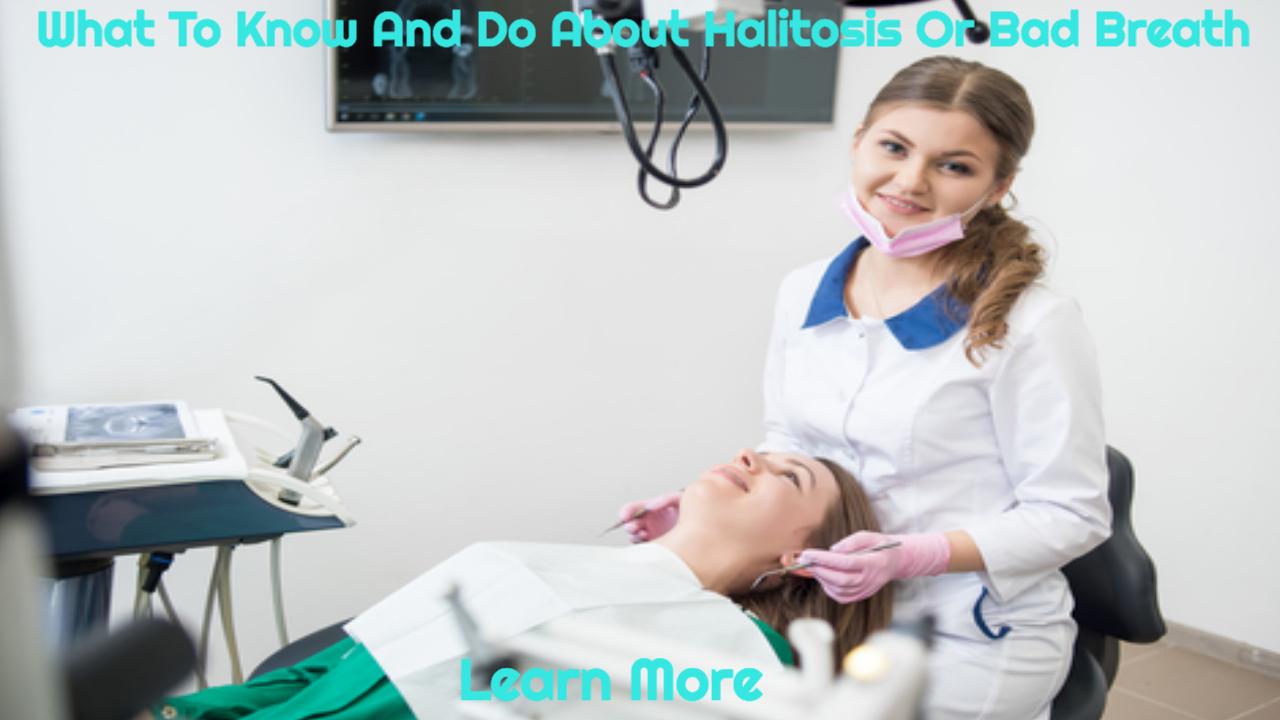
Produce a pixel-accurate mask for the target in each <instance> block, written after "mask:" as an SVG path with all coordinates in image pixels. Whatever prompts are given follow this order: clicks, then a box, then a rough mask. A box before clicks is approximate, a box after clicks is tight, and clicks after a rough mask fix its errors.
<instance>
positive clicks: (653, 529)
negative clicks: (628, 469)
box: [618, 490, 680, 543]
mask: <svg viewBox="0 0 1280 720" xmlns="http://www.w3.org/2000/svg"><path fill="white" fill-rule="evenodd" d="M642 509H647V510H648V512H646V513H645V514H644V515H642V516H640V517H639V518H636V519H634V520H630V518H632V517H634V516H635V514H636V513H638V512H640V510H642ZM679 516H680V491H679V490H677V491H675V492H672V493H667V494H665V495H659V496H657V497H654V498H649V499H648V500H637V501H636V502H630V503H627V504H626V505H623V506H622V509H621V510H619V511H618V519H619V520H628V522H627V523H626V524H625V525H623V526H622V527H623V529H624V530H626V531H627V537H629V538H631V542H633V543H642V542H648V541H650V540H657V539H658V538H659V537H661V536H663V535H665V534H666V533H667V531H668V530H670V529H671V528H673V527H675V526H676V518H678V517H679Z"/></svg>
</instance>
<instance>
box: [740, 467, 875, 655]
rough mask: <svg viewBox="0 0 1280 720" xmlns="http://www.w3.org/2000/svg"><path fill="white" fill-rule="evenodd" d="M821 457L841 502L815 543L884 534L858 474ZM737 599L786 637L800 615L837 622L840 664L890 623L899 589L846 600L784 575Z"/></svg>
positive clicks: (816, 533)
mask: <svg viewBox="0 0 1280 720" xmlns="http://www.w3.org/2000/svg"><path fill="white" fill-rule="evenodd" d="M817 460H818V462H820V463H822V464H823V465H825V466H826V468H827V469H828V470H830V471H831V474H832V475H834V476H835V478H836V485H838V486H839V487H840V501H839V502H837V503H836V504H835V506H833V507H832V508H831V509H830V510H828V511H827V515H826V517H825V518H823V521H822V524H821V525H819V526H818V528H817V529H816V530H814V532H813V534H812V535H810V536H809V542H808V545H809V547H814V548H827V547H830V546H831V545H834V544H835V543H836V542H838V541H839V540H841V539H843V538H845V537H847V536H849V535H852V534H853V533H855V532H858V531H859V530H871V531H874V532H879V530H880V525H879V523H877V522H876V517H875V515H874V514H873V513H872V512H871V502H870V501H869V500H868V499H867V494H866V493H865V492H863V490H862V486H861V485H859V484H858V481H857V480H855V479H854V478H853V475H851V474H850V473H849V471H847V470H845V469H844V468H843V467H841V466H840V465H839V464H838V463H835V462H832V461H830V460H826V459H824V458H818V459H817ZM734 600H735V601H737V602H738V603H739V604H741V605H742V606H743V607H744V608H746V609H747V610H750V611H751V612H753V613H755V614H756V616H757V617H759V618H760V619H761V620H763V621H765V622H766V623H768V624H769V625H770V626H771V627H773V628H774V629H776V630H777V631H778V632H780V633H782V634H783V635H784V636H785V635H786V633H787V627H788V626H789V625H790V624H791V621H792V620H796V619H798V618H804V617H816V618H821V619H823V620H826V621H827V622H828V623H831V627H832V628H833V629H834V630H835V635H836V639H835V648H834V649H835V653H836V667H837V668H839V667H840V665H839V662H840V660H841V659H842V658H843V657H844V656H845V654H846V653H848V652H849V651H850V650H852V649H853V648H854V647H855V646H857V645H858V644H859V643H861V642H862V641H863V640H865V639H866V637H867V636H868V635H870V634H871V633H873V632H875V631H876V630H879V629H880V628H883V627H885V626H887V625H888V624H889V617H890V613H891V612H892V604H893V590H892V589H891V586H890V585H885V587H884V589H882V590H880V592H877V593H876V594H875V595H872V596H871V597H869V598H867V599H866V600H863V601H861V602H854V603H848V604H842V603H838V602H836V601H835V600H832V599H831V598H830V597H829V596H828V595H827V593H826V592H825V591H823V589H822V585H821V584H820V583H818V582H817V581H815V580H812V579H810V578H802V577H800V576H797V575H784V576H783V577H782V579H781V581H780V582H774V583H769V584H767V585H766V586H765V587H764V588H763V589H761V590H759V591H757V592H749V593H745V594H743V595H739V596H736V597H734Z"/></svg>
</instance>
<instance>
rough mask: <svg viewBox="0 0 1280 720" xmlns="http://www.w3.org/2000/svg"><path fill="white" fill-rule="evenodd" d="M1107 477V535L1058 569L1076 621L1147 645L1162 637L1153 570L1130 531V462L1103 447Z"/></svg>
mask: <svg viewBox="0 0 1280 720" xmlns="http://www.w3.org/2000/svg"><path fill="white" fill-rule="evenodd" d="M1107 470H1108V471H1109V473H1110V475H1111V487H1110V492H1109V496H1110V498H1111V510H1112V512H1113V513H1114V518H1113V520H1112V523H1111V537H1110V538H1108V539H1107V541H1106V542H1104V543H1103V544H1101V545H1099V546H1098V547H1096V548H1094V549H1093V551H1092V552H1090V553H1089V554H1087V555H1085V556H1083V557H1081V558H1078V559H1076V560H1075V561H1073V562H1072V563H1071V564H1069V565H1067V566H1066V567H1064V568H1063V569H1062V572H1063V574H1065V575H1066V576H1067V582H1069V583H1070V584H1071V594H1072V595H1074V596H1075V599H1076V609H1075V613H1074V615H1075V618H1076V622H1078V623H1080V625H1082V626H1084V627H1087V628H1090V629H1093V630H1096V631H1098V632H1100V633H1103V634H1105V635H1110V636H1112V637H1116V638H1119V639H1121V640H1125V641H1128V642H1137V643H1151V642H1155V641H1156V640H1159V639H1160V638H1161V637H1163V636H1164V633H1165V626H1164V618H1163V617H1162V616H1161V614H1160V606H1159V603H1158V602H1157V598H1156V568H1155V564H1154V563H1152V562H1151V557H1150V556H1148V555H1147V551H1146V550H1144V549H1143V548H1142V545H1141V544H1140V543H1139V542H1138V538H1137V536H1135V535H1134V534H1133V524H1132V523H1131V522H1130V518H1129V509H1130V506H1131V505H1132V503H1133V466H1132V465H1131V464H1130V463H1129V458H1127V457H1125V456H1124V454H1123V453H1121V452H1120V451H1119V450H1116V449H1115V448H1113V447H1110V446H1108V447H1107Z"/></svg>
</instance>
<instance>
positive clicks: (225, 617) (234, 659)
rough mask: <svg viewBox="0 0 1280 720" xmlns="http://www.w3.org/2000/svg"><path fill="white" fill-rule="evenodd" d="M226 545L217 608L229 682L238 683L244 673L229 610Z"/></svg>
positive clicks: (229, 586) (229, 565)
mask: <svg viewBox="0 0 1280 720" xmlns="http://www.w3.org/2000/svg"><path fill="white" fill-rule="evenodd" d="M233 548H234V546H231V545H228V546H227V552H226V555H225V556H224V557H225V558H226V560H225V561H224V562H223V564H222V576H221V578H220V580H219V584H218V608H219V610H220V611H221V613H222V634H223V636H224V637H225V638H226V640H227V656H228V657H229V658H230V659H231V682H233V683H235V684H237V685H239V684H240V683H243V682H244V673H243V672H242V671H241V669H240V649H239V648H238V647H237V646H236V627H235V620H234V617H233V614H232V611H231V550H232V549H233Z"/></svg>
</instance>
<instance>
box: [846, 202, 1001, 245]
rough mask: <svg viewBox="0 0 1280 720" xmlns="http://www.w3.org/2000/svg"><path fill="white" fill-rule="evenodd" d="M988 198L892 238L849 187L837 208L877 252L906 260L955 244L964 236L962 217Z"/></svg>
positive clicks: (910, 228) (905, 230)
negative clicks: (849, 219) (842, 211)
mask: <svg viewBox="0 0 1280 720" xmlns="http://www.w3.org/2000/svg"><path fill="white" fill-rule="evenodd" d="M986 200H987V196H986V195H983V196H982V197H981V198H978V202H976V203H974V204H973V205H972V206H971V207H970V208H969V209H968V210H965V211H964V212H962V213H955V214H953V215H948V216H947V217H944V218H940V219H938V220H934V221H933V222H928V223H925V224H923V225H913V226H911V227H909V228H904V229H903V230H902V232H900V233H898V234H897V235H895V236H893V237H889V234H888V233H886V232H885V231H884V226H883V225H881V224H880V221H879V220H877V219H875V217H874V216H873V215H872V214H871V213H870V212H868V211H867V209H866V208H865V207H863V206H862V202H861V201H860V200H858V195H857V193H856V192H855V191H854V189H853V186H852V185H850V186H849V187H848V188H847V189H846V190H845V191H844V193H843V194H842V195H841V196H840V205H841V206H842V207H843V208H844V211H845V212H846V213H848V215H849V217H850V218H852V219H853V221H854V222H855V223H857V225H858V227H859V228H861V229H862V234H863V235H865V236H866V238H867V240H869V241H870V242H871V244H872V245H875V246H876V248H878V249H879V250H880V252H882V253H884V254H885V255H888V256H889V257H896V258H905V257H915V256H917V255H923V254H925V253H927V252H931V251H933V250H937V249H938V248H940V247H942V246H943V245H947V244H949V243H952V242H955V241H956V240H959V239H961V238H963V237H964V222H963V218H964V216H966V215H968V214H969V213H971V212H973V210H974V208H976V207H978V206H979V205H981V204H982V203H984V202H986Z"/></svg>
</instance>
